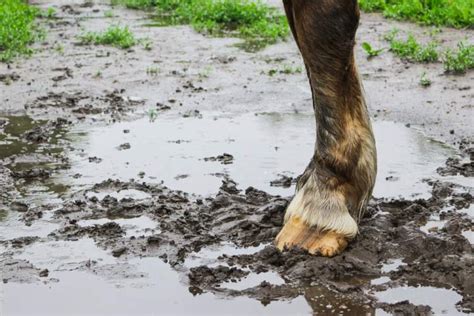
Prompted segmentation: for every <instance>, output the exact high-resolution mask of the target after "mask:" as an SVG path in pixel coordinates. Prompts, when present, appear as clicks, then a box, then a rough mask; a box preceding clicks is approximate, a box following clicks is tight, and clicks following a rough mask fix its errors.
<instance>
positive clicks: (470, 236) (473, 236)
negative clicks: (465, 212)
mask: <svg viewBox="0 0 474 316" xmlns="http://www.w3.org/2000/svg"><path fill="white" fill-rule="evenodd" d="M461 234H462V235H463V236H464V238H466V239H467V240H469V242H470V243H471V244H474V231H472V230H466V231H463V232H462V233H461Z"/></svg>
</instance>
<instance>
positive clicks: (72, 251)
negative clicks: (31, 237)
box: [15, 238, 116, 271]
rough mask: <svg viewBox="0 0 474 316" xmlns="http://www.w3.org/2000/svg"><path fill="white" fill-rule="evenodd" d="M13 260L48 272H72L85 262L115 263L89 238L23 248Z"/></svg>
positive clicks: (35, 244)
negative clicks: (24, 262)
mask: <svg viewBox="0 0 474 316" xmlns="http://www.w3.org/2000/svg"><path fill="white" fill-rule="evenodd" d="M15 258H16V259H24V260H27V261H29V262H31V263H32V264H33V265H34V266H35V267H37V268H40V269H48V270H50V271H55V270H74V269H77V268H78V267H79V266H80V265H81V264H83V263H84V262H87V261H97V262H99V263H100V264H107V263H114V262H115V261H116V260H115V258H114V257H112V256H111V255H110V254H108V253H107V252H106V251H105V250H102V249H100V248H98V247H97V246H96V244H95V242H94V240H92V239H90V238H82V239H79V240H76V241H61V240H60V241H48V242H44V243H34V244H32V245H31V246H27V247H25V249H24V251H23V252H22V253H20V254H18V255H16V256H15Z"/></svg>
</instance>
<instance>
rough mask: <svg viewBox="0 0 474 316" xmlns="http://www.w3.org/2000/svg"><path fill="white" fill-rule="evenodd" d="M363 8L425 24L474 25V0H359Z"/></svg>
mask: <svg viewBox="0 0 474 316" xmlns="http://www.w3.org/2000/svg"><path fill="white" fill-rule="evenodd" d="M359 5H360V7H361V9H362V10H364V11H367V12H374V11H379V12H382V13H383V15H384V16H385V17H387V18H393V19H397V20H408V21H413V22H419V23H421V24H425V25H436V26H440V25H444V26H451V27H455V28H463V27H473V25H474V1H472V0H359Z"/></svg>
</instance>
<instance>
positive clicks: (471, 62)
mask: <svg viewBox="0 0 474 316" xmlns="http://www.w3.org/2000/svg"><path fill="white" fill-rule="evenodd" d="M443 63H444V69H445V70H446V72H450V73H458V74H462V73H465V72H466V71H467V70H469V69H474V45H466V44H464V43H463V42H461V43H459V44H458V48H457V50H449V49H448V50H447V51H446V52H445V53H444V56H443Z"/></svg>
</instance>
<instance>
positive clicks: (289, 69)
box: [268, 65, 303, 77]
mask: <svg viewBox="0 0 474 316" xmlns="http://www.w3.org/2000/svg"><path fill="white" fill-rule="evenodd" d="M302 72H303V68H301V67H293V66H290V65H284V66H283V67H282V68H281V69H276V68H272V69H270V70H269V71H268V75H269V76H270V77H273V76H275V75H277V74H283V75H293V74H299V73H302Z"/></svg>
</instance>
